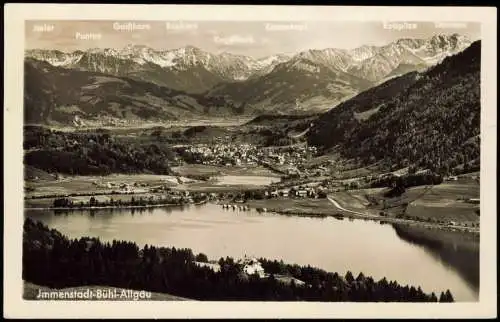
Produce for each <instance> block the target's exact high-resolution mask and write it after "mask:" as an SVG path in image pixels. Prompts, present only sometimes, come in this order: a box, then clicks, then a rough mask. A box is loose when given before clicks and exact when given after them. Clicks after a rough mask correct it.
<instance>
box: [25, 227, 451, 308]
mask: <svg viewBox="0 0 500 322" xmlns="http://www.w3.org/2000/svg"><path fill="white" fill-rule="evenodd" d="M206 259H207V258H206V256H205V255H202V254H198V255H196V256H195V255H194V254H193V252H192V251H191V250H190V249H176V248H163V247H162V248H158V247H153V246H148V245H146V246H145V247H143V248H142V249H140V248H139V247H138V246H137V245H136V244H135V243H132V242H127V241H116V240H115V241H113V242H112V243H109V242H107V243H104V242H101V241H100V240H99V239H96V238H81V239H78V240H77V239H74V240H70V239H68V238H67V237H65V236H63V235H62V234H61V233H59V232H58V231H56V230H54V229H52V230H49V228H48V227H46V226H44V225H43V224H41V223H40V222H38V223H36V222H34V221H32V220H30V219H26V220H25V223H24V239H23V272H22V276H23V279H24V280H26V281H29V282H32V283H35V284H40V285H46V286H49V287H52V288H64V287H74V286H82V285H106V286H112V287H121V288H129V289H136V290H146V291H151V292H163V293H170V294H173V295H177V296H183V297H187V298H192V299H197V300H255V301H262V300H272V301H410V302H419V301H424V302H436V301H438V300H440V301H441V302H451V301H453V296H452V295H451V293H450V292H449V291H446V292H443V293H442V294H441V296H440V298H439V299H438V298H437V296H436V295H435V294H426V293H424V292H423V291H422V290H421V289H420V288H414V287H408V286H401V285H399V284H398V283H396V282H388V281H387V280H386V279H385V278H384V279H382V280H380V281H374V280H373V279H372V278H369V277H364V275H363V274H360V275H358V277H357V278H354V276H353V275H352V273H348V274H347V275H346V276H345V277H343V276H340V275H338V274H335V273H327V272H325V271H323V270H320V269H317V268H313V267H310V266H298V265H285V264H282V263H278V262H276V261H269V260H266V259H261V262H262V264H263V267H264V269H265V270H266V271H267V272H268V273H270V277H269V278H259V277H258V276H257V275H250V276H248V275H247V274H245V273H244V272H243V271H242V268H241V266H240V265H238V264H237V263H235V261H234V260H233V259H232V258H229V257H226V258H221V259H220V260H219V265H220V267H221V270H220V271H219V272H215V271H213V270H211V269H210V268H207V267H199V266H197V265H196V263H194V261H195V260H200V261H206ZM276 274H287V275H291V276H293V277H296V278H298V279H300V280H302V281H304V282H305V285H296V284H295V283H294V282H292V283H291V284H286V283H282V282H279V281H278V280H277V279H276V278H275V275H276Z"/></svg>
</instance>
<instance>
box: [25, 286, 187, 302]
mask: <svg viewBox="0 0 500 322" xmlns="http://www.w3.org/2000/svg"><path fill="white" fill-rule="evenodd" d="M23 284H24V285H23V299H25V300H38V299H37V297H38V294H39V292H40V291H42V292H68V293H69V292H85V291H87V290H90V292H92V293H93V294H97V292H102V293H105V292H113V294H118V297H119V298H107V299H106V298H100V299H99V298H98V295H96V296H95V297H94V298H93V299H89V300H94V301H95V300H106V301H113V300H114V301H133V300H134V299H133V297H131V296H130V297H129V296H125V295H124V296H123V297H121V294H122V292H124V293H127V292H128V293H129V294H130V293H131V292H140V291H137V290H128V289H124V288H118V287H109V286H95V285H89V286H79V287H68V288H62V289H53V288H49V287H47V286H39V285H36V284H33V283H28V282H24V283H23ZM115 292H116V293H115ZM66 294H67V293H66ZM150 294H151V297H150V298H149V297H148V298H147V300H150V301H194V300H191V299H187V298H183V297H179V296H174V295H170V294H166V293H150ZM68 296H70V295H68ZM43 300H46V299H41V301H43ZM47 300H48V299H47ZM47 300H46V301H47ZM52 300H64V299H63V298H54V299H50V301H52ZM84 300H85V299H84Z"/></svg>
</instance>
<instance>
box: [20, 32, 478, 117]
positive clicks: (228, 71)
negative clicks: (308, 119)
mask: <svg viewBox="0 0 500 322" xmlns="http://www.w3.org/2000/svg"><path fill="white" fill-rule="evenodd" d="M470 44H471V41H470V40H469V39H468V38H467V37H465V36H462V35H458V34H452V35H435V36H433V37H431V38H428V39H399V40H397V41H394V42H392V43H390V44H387V45H385V46H361V47H359V48H355V49H352V50H346V49H335V48H327V49H322V50H319V49H311V50H306V51H303V52H299V53H296V54H277V55H273V56H269V57H264V58H260V59H255V58H253V57H249V56H244V55H235V54H230V53H221V54H212V53H208V52H206V51H203V50H201V49H199V48H196V47H193V46H187V47H184V48H179V49H174V50H155V49H152V48H149V47H146V46H139V45H129V46H126V47H125V48H123V49H113V48H95V49H89V50H86V51H81V50H78V51H74V52H70V53H65V52H62V51H58V50H42V49H31V50H26V52H25V59H26V64H28V65H30V66H29V67H27V68H28V70H27V71H25V77H26V94H25V96H26V97H25V101H26V103H27V104H26V105H27V106H29V105H30V104H31V102H32V101H33V97H35V98H37V99H38V98H39V99H41V101H42V102H44V103H43V104H42V105H44V104H46V105H47V106H49V105H54V104H56V105H57V104H63V103H64V104H65V106H68V104H71V106H75V107H76V108H79V109H81V108H82V106H81V104H82V103H81V102H82V101H83V102H85V103H84V104H90V105H89V106H91V105H92V104H97V103H98V105H99V110H104V111H108V112H109V111H112V110H116V109H119V106H123V105H127V104H128V106H132V105H134V106H137V108H139V107H141V106H142V107H141V108H144V109H145V110H152V109H156V110H158V109H160V110H161V111H163V112H165V113H166V115H165V116H164V117H161V115H160V114H161V113H160V112H155V113H153V114H155V116H158V117H159V118H160V119H162V118H168V117H174V118H176V117H183V115H184V116H186V117H189V116H191V115H192V114H193V113H194V114H197V113H200V114H207V113H208V114H210V113H214V112H215V113H216V114H218V113H222V114H232V113H237V114H242V113H244V114H262V113H276V114H280V113H281V114H289V113H310V112H317V111H325V110H328V109H330V108H332V107H334V106H336V105H338V104H339V103H341V102H343V101H346V100H347V99H349V98H351V97H354V96H355V95H357V94H359V93H360V92H363V91H365V90H367V89H369V88H371V87H373V86H376V85H378V84H380V83H383V82H385V81H386V80H388V79H390V78H392V77H397V76H399V75H402V74H404V73H408V72H411V71H423V70H426V69H427V68H429V67H430V66H433V65H435V64H436V63H438V62H440V61H442V60H443V59H444V58H445V57H448V56H450V55H454V54H456V53H458V52H460V51H462V50H463V49H465V48H467V47H468V46H469V45H470ZM41 62H45V64H41ZM42 70H49V71H50V73H49V74H50V75H51V76H50V77H47V75H44V74H45V73H44V72H42ZM34 74H36V75H34ZM30 77H33V79H29V78H30ZM103 77H107V78H106V80H107V81H106V82H108V81H109V80H110V79H114V81H112V82H111V83H113V84H115V85H113V86H111V85H109V84H108V85H106V86H103V85H102V80H103V79H104V78H103ZM73 78H76V80H73ZM84 79H85V81H83V80H84ZM96 80H97V81H96ZM39 82H41V84H39V85H37V84H38V83H39ZM61 82H64V83H61ZM123 82H125V83H128V84H129V85H131V83H133V84H134V86H135V85H137V84H141V86H139V87H144V86H145V87H151V88H155V89H157V90H155V91H153V92H155V93H157V94H154V95H151V92H149V91H142V92H141V91H139V92H140V93H139V94H138V93H134V90H133V89H128V90H127V91H128V92H127V93H128V95H126V96H119V95H118V94H117V93H113V92H108V91H107V90H108V89H109V90H111V91H113V90H115V86H117V85H116V84H122V85H123ZM69 84H71V86H72V87H68V86H69ZM146 84H149V85H146ZM78 86H80V87H78ZM92 86H93V87H92ZM119 87H120V88H121V89H124V88H125V87H126V86H119ZM62 88H65V91H70V92H71V93H72V99H70V100H63V101H61V100H60V99H56V98H55V97H61V96H63V97H66V96H68V95H66V93H61V92H62ZM89 88H94V90H89ZM97 88H99V89H98V90H97ZM57 92H59V94H57V95H55V96H54V95H52V96H51V95H50V93H57ZM47 93H49V94H47ZM45 94H47V95H45ZM136 95H138V96H139V98H138V99H137V100H136V97H135V96H136ZM172 95H173V96H172ZM179 95H181V96H182V97H183V100H184V99H185V98H186V97H187V98H188V101H190V102H196V103H193V104H195V105H196V108H191V107H187V110H188V111H189V113H184V112H181V111H186V107H185V106H184V105H183V104H181V105H182V107H179V108H178V106H177V105H176V104H177V103H175V104H174V103H172V102H173V101H172V99H173V97H178V96H179ZM41 96H43V97H41ZM79 96H80V97H79ZM150 96H151V97H154V99H152V98H151V97H150ZM159 96H161V97H162V98H161V99H160V100H159V101H155V100H156V99H158V97H159ZM110 97H116V99H113V100H111V101H110V100H109V99H110ZM126 97H128V99H129V103H125V102H122V101H123V100H124V99H125V98H126ZM144 97H146V99H144ZM66 98H67V97H66ZM163 99H165V100H167V101H166V102H163V101H162V100H163ZM117 101H120V102H122V103H119V104H118V103H117ZM137 101H141V103H140V104H139V103H137ZM150 101H155V102H156V103H154V104H150ZM131 102H134V103H131ZM167 102H168V104H167ZM159 106H161V108H160V107H159ZM54 108H60V106H53V107H51V108H50V109H48V110H53V109H54ZM83 109H84V110H86V111H87V112H85V113H86V114H87V115H89V114H88V113H89V112H90V111H91V108H90V107H83ZM28 113H31V115H35V114H38V115H39V113H38V111H34V112H28ZM85 113H84V114H85ZM144 113H145V114H147V115H151V113H149V112H140V111H139V110H137V111H135V112H133V115H135V116H137V117H139V118H141V115H142V114H144ZM42 114H43V113H42ZM91 114H95V112H92V113H91ZM111 114H112V115H113V116H116V117H120V115H122V114H120V113H111ZM82 116H83V115H82ZM30 118H31V119H32V120H36V119H47V115H45V116H43V117H34V116H31V117H30Z"/></svg>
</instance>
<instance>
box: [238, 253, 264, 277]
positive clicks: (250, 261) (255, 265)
mask: <svg viewBox="0 0 500 322" xmlns="http://www.w3.org/2000/svg"><path fill="white" fill-rule="evenodd" d="M238 263H239V264H241V265H243V272H245V273H246V274H248V275H253V274H257V275H258V276H259V277H261V278H262V277H265V272H264V268H262V265H261V264H260V262H259V261H258V260H257V259H255V258H248V257H245V258H244V259H243V260H239V261H238Z"/></svg>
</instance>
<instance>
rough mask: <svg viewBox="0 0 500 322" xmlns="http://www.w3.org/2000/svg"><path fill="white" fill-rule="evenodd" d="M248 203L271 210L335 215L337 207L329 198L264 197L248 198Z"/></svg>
mask: <svg viewBox="0 0 500 322" xmlns="http://www.w3.org/2000/svg"><path fill="white" fill-rule="evenodd" d="M246 204H247V205H248V206H249V207H251V208H267V209H268V210H270V211H277V212H285V213H286V212H289V213H303V214H313V215H314V214H317V215H333V214H335V213H336V211H335V208H334V207H333V206H332V204H331V203H330V202H329V201H328V200H327V199H286V198H276V199H262V200H248V201H247V202H246Z"/></svg>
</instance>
